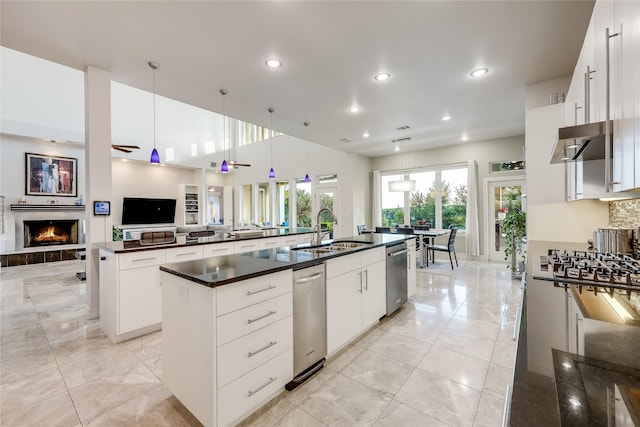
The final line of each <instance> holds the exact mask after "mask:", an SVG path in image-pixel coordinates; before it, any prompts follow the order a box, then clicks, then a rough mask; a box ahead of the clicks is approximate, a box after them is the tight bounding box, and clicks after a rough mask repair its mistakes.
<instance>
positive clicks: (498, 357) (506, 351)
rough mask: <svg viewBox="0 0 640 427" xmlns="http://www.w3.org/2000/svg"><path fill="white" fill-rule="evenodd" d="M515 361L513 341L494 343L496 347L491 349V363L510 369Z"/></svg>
mask: <svg viewBox="0 0 640 427" xmlns="http://www.w3.org/2000/svg"><path fill="white" fill-rule="evenodd" d="M515 361H516V343H515V341H511V342H496V346H495V348H494V349H493V356H492V357H491V363H493V364H496V365H500V366H504V367H505V368H510V369H511V368H513V366H514V364H515Z"/></svg>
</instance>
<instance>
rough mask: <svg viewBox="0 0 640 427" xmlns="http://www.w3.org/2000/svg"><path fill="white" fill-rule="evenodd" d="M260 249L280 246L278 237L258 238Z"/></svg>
mask: <svg viewBox="0 0 640 427" xmlns="http://www.w3.org/2000/svg"><path fill="white" fill-rule="evenodd" d="M258 241H259V242H260V249H273V248H278V247H280V246H282V244H281V242H280V237H269V238H268V239H259V240H258Z"/></svg>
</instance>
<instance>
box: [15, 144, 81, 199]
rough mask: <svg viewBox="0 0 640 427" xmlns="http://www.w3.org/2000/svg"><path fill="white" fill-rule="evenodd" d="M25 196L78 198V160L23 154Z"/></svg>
mask: <svg viewBox="0 0 640 427" xmlns="http://www.w3.org/2000/svg"><path fill="white" fill-rule="evenodd" d="M25 155H26V174H25V175H26V177H25V178H26V187H25V188H26V190H25V194H26V195H27V196H49V197H50V196H61V197H64V196H68V197H77V196H78V159H74V158H71V157H60V156H49V155H46V154H34V153H25Z"/></svg>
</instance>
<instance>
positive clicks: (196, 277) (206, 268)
mask: <svg viewBox="0 0 640 427" xmlns="http://www.w3.org/2000/svg"><path fill="white" fill-rule="evenodd" d="M413 237H414V236H411V235H402V234H394V235H391V234H375V233H373V234H362V235H360V236H352V237H345V238H340V239H336V240H333V242H340V241H349V242H363V243H370V244H369V245H366V246H362V247H360V248H355V249H353V250H349V251H344V252H330V253H312V252H305V251H299V250H296V249H295V247H289V246H284V247H280V248H274V249H264V250H258V251H253V252H244V253H240V254H234V255H223V256H217V257H211V258H206V259H202V260H195V261H186V262H180V263H172V264H165V265H162V266H160V270H161V271H164V272H167V273H170V274H174V275H176V276H179V277H182V278H184V279H187V280H191V281H193V282H196V283H199V284H201V285H204V286H209V287H217V286H221V285H226V284H229V283H234V282H239V281H241V280H246V279H251V278H253V277H258V276H263V275H265V274H271V273H275V272H278V271H282V270H287V269H293V270H299V269H302V268H306V267H310V266H313V265H317V264H320V263H322V262H324V261H326V260H327V259H331V258H336V257H339V256H344V255H350V254H353V253H357V252H360V251H364V250H368V249H372V248H375V247H379V246H390V245H394V244H397V243H400V242H402V241H404V240H407V239H411V238H413ZM307 246H309V245H308V244H305V245H298V246H297V247H298V248H304V247H307Z"/></svg>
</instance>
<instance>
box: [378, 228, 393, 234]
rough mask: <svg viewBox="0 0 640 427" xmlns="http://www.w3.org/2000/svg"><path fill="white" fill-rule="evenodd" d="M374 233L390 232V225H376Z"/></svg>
mask: <svg viewBox="0 0 640 427" xmlns="http://www.w3.org/2000/svg"><path fill="white" fill-rule="evenodd" d="M376 233H391V227H376Z"/></svg>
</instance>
